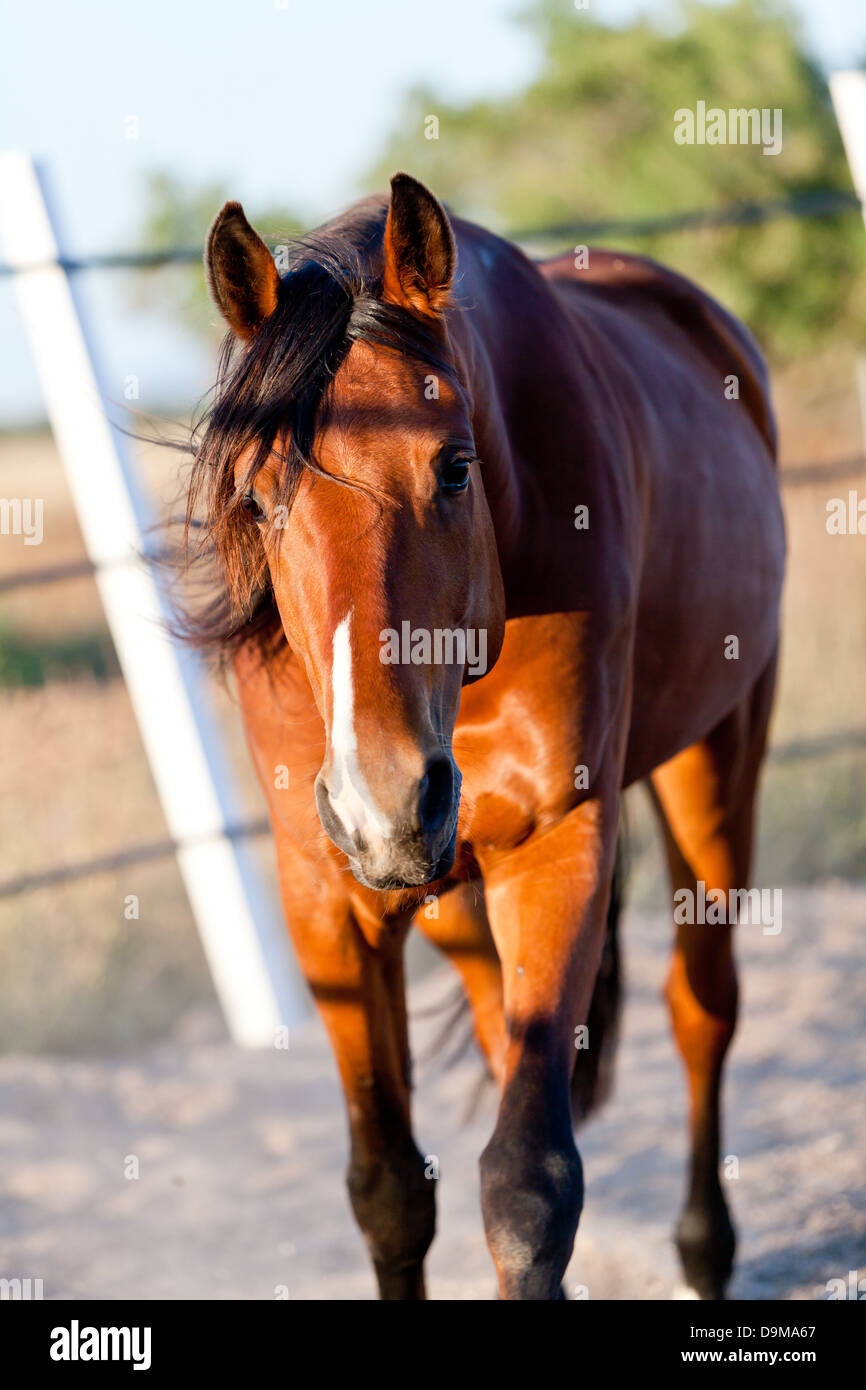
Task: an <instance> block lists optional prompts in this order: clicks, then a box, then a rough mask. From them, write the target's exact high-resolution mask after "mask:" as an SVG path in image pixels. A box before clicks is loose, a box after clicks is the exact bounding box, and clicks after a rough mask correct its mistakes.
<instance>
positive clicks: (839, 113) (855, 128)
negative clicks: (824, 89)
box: [830, 72, 866, 222]
mask: <svg viewBox="0 0 866 1390" xmlns="http://www.w3.org/2000/svg"><path fill="white" fill-rule="evenodd" d="M830 95H831V97H832V98H833V109H834V110H835V112H836V120H837V121H838V123H839V130H840V131H841V134H842V144H843V145H844V146H845V154H846V155H847V158H848V166H849V168H850V170H851V179H852V182H853V184H854V191H855V192H856V194H857V197H858V198H859V199H860V202H861V204H862V205H863V220H864V222H866V73H862V72H833V73H831V74H830Z"/></svg>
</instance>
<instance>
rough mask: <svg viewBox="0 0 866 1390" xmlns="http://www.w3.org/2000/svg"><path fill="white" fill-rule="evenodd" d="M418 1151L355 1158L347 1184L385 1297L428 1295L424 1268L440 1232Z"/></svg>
mask: <svg viewBox="0 0 866 1390" xmlns="http://www.w3.org/2000/svg"><path fill="white" fill-rule="evenodd" d="M426 1172H427V1170H426V1165H425V1163H424V1160H423V1158H422V1157H421V1155H420V1153H418V1151H417V1149H415V1148H414V1146H413V1147H412V1149H411V1151H408V1152H405V1153H403V1154H399V1153H396V1152H386V1153H383V1154H381V1155H375V1156H374V1155H369V1154H364V1155H358V1154H353V1156H352V1160H351V1162H350V1165H349V1170H348V1172H347V1174H346V1186H347V1188H348V1191H349V1200H350V1201H351V1203H352V1210H353V1212H354V1213H355V1219H356V1221H357V1222H358V1225H359V1226H360V1228H361V1231H362V1233H363V1236H364V1239H365V1240H366V1242H367V1246H368V1249H369V1251H370V1255H371V1257H372V1260H373V1265H374V1268H375V1270H376V1277H377V1279H378V1282H379V1292H380V1295H381V1297H382V1298H385V1299H412V1298H423V1297H424V1281H423V1264H424V1256H425V1255H426V1254H427V1251H428V1250H429V1248H430V1245H431V1243H432V1240H433V1236H434V1233H435V1229H436V1193H435V1186H436V1184H435V1182H434V1181H433V1179H432V1178H430V1177H428V1176H427V1175H426Z"/></svg>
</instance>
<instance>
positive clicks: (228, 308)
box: [204, 203, 280, 338]
mask: <svg viewBox="0 0 866 1390" xmlns="http://www.w3.org/2000/svg"><path fill="white" fill-rule="evenodd" d="M204 266H205V274H206V275H207V283H208V288H209V290H210V292H211V295H212V297H213V301H214V303H215V304H216V306H217V308H218V309H219V311H220V313H221V314H222V316H223V318H224V319H225V321H226V323H227V324H228V325H229V327H230V328H232V329H233V330H234V332H235V333H236V334H237V335H238V337H239V338H251V337H252V336H253V334H254V333H255V332H256V330H257V329H258V328H260V327H261V325H262V324H263V323H264V321H265V319H266V318H267V317H268V315H269V314H272V313H273V312H274V309H275V308H276V307H277V295H278V293H279V288H280V277H279V272H278V271H277V267H276V266H275V265H274V258H273V256H272V255H271V253H270V251H269V250H268V248H267V246H265V243H264V242H263V241H262V239H261V237H260V236H259V234H258V232H257V231H255V230H254V229H253V228H252V227H251V226H250V224H249V222H248V221H247V219H246V217H245V216H244V210H243V208H242V207H241V205H240V203H226V205H225V207H224V208H223V209H222V211H221V212H218V213H217V215H216V217H215V218H214V220H213V223H212V224H211V229H210V231H209V232H208V234H207V242H206V244H205V252H204Z"/></svg>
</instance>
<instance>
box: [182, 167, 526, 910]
mask: <svg viewBox="0 0 866 1390" xmlns="http://www.w3.org/2000/svg"><path fill="white" fill-rule="evenodd" d="M383 224H384V225H383ZM352 235H354V242H352V239H351V238H352ZM455 256H456V253H455V247H454V240H453V235H452V231H451V228H450V226H449V223H448V218H447V216H446V214H445V212H444V210H443V208H442V207H441V206H440V204H439V203H438V202H437V201H436V199H435V198H434V197H433V196H432V195H431V194H430V193H429V192H428V191H427V190H426V189H425V188H424V187H422V185H420V184H418V183H417V182H416V181H415V180H414V179H410V178H408V177H407V176H406V175H397V176H396V178H395V179H394V180H393V181H392V196H391V202H390V206H389V208H388V212H387V219H386V220H385V218H384V211H383V210H380V211H379V213H378V215H374V214H372V213H371V212H370V210H369V209H368V210H367V211H366V212H365V213H364V214H363V215H361V217H360V221H359V220H358V215H357V214H356V221H355V222H354V223H347V224H345V225H343V226H342V227H341V226H340V225H339V224H338V225H336V226H334V227H332V228H330V229H326V231H325V233H323V234H321V235H320V236H319V237H318V239H316V238H310V239H308V240H307V241H305V242H302V243H298V245H297V247H295V248H294V261H293V265H292V268H290V269H289V270H288V272H287V273H286V274H285V275H283V277H282V278H281V277H280V275H279V274H278V271H277V269H276V266H275V263H274V260H273V258H272V257H271V254H270V253H269V251H268V250H267V248H266V247H265V245H264V243H263V242H262V241H261V239H260V238H259V236H258V235H257V233H256V232H255V231H254V230H253V229H252V227H250V225H249V223H248V222H247V220H246V218H245V217H244V214H243V211H242V209H241V208H240V206H239V205H238V204H237V203H229V204H227V205H226V207H225V208H223V210H222V212H221V213H220V214H219V216H218V217H217V219H216V221H215V223H214V225H213V227H212V229H211V232H210V235H209V238H208V246H207V257H206V266H207V272H208V279H209V283H210V287H211V291H212V293H213V296H214V299H215V301H216V304H217V306H218V308H219V310H220V312H221V313H222V315H223V317H224V318H225V319H226V321H227V322H228V324H229V326H230V328H231V329H232V332H233V335H234V338H235V339H236V349H235V351H234V352H233V353H232V354H230V356H229V357H227V359H226V365H225V367H224V372H223V380H222V383H221V386H220V388H219V393H218V397H217V402H216V405H215V407H214V410H213V411H212V413H211V417H210V421H209V424H208V430H207V434H206V436H205V439H204V442H203V446H202V449H201V450H200V453H199V459H198V463H197V468H198V470H199V483H200V484H201V483H202V482H204V483H205V486H206V489H207V492H208V501H209V518H210V526H209V532H210V534H211V536H212V537H213V539H214V540H215V543H216V548H217V551H218V553H220V554H221V557H222V560H223V566H224V570H225V572H226V576H227V578H228V582H229V590H230V592H231V593H232V595H233V597H234V599H235V607H236V609H238V610H240V609H242V608H243V607H244V605H246V611H247V612H248V613H249V611H250V607H251V605H252V606H254V605H255V603H256V601H258V602H261V596H262V594H266V595H267V597H268V600H269V601H271V602H272V603H273V604H274V605H275V607H276V610H277V611H278V613H279V618H280V620H281V622H282V626H283V629H284V632H285V635H286V638H287V639H288V642H289V644H290V646H291V647H292V649H293V650H294V652H295V653H296V655H297V656H298V657H299V659H300V660H301V661H302V662H303V664H304V667H305V669H306V673H307V676H308V679H309V682H310V685H311V687H312V690H313V694H314V697H315V700H316V703H317V706H318V709H319V711H320V713H321V716H322V719H323V721H324V725H325V734H326V751H325V757H324V761H323V763H322V766H321V770H320V772H319V775H318V777H317V778H316V785H315V796H316V803H317V806H318V811H319V816H320V818H321V821H322V824H323V826H324V828H325V830H326V832H327V834H328V835H329V836H330V838H331V839H332V840H333V842H334V843H335V844H336V845H337V846H338V847H339V848H340V849H342V850H344V851H345V853H346V854H347V855H348V856H349V860H350V863H351V866H352V869H353V872H354V873H355V876H356V877H357V878H358V879H359V880H360V881H361V882H362V883H366V884H367V885H369V886H372V887H377V888H384V887H403V886H406V885H411V884H424V883H428V882H431V881H432V880H434V879H437V878H439V877H441V876H442V875H443V874H445V873H447V871H448V870H449V869H450V867H451V864H452V863H453V860H454V854H455V844H456V831H457V811H458V804H459V800H460V772H459V771H458V768H457V765H456V763H455V761H454V757H453V754H452V750H451V741H452V734H453V729H454V723H455V720H456V717H457V710H458V705H459V701H460V691H461V687H462V686H463V685H464V684H466V683H467V682H469V681H471V680H474V679H477V678H478V677H480V676H482V675H484V674H485V672H486V671H487V670H489V668H490V666H491V665H492V664H493V662H494V661H495V660H496V658H497V656H498V654H499V649H500V646H501V642H502V635H503V628H504V599H503V591H502V579H501V574H500V569H499V561H498V557H497V550H496V542H495V537H494V533H493V526H492V522H491V518H490V513H489V511H488V507H487V501H486V498H485V495H484V487H483V483H482V477H481V469H480V466H479V461H478V459H477V458H476V453H475V441H474V438H473V430H472V403H471V400H470V398H469V396H468V393H467V387H466V384H465V382H464V381H462V380H461V376H460V372H459V370H458V367H457V364H456V361H455V357H454V353H453V351H452V345H451V343H450V341H449V334H448V330H447V327H446V321H445V317H444V311H445V308H446V305H447V302H448V297H449V291H450V288H451V284H452V281H453V276H454V269H455ZM203 470H204V471H208V470H209V472H208V476H207V478H206V479H204V478H203ZM194 490H195V489H194ZM256 595H258V600H257V599H256Z"/></svg>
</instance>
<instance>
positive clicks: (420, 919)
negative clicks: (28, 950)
mask: <svg viewBox="0 0 866 1390" xmlns="http://www.w3.org/2000/svg"><path fill="white" fill-rule="evenodd" d="M282 253H283V256H284V260H285V264H284V265H283V266H282V267H280V268H278V266H277V264H276V263H275V259H274V256H273V255H272V254H271V252H270V251H269V250H268V248H267V247H266V245H265V243H264V242H263V240H262V239H261V237H260V236H259V235H258V233H257V232H256V231H255V230H254V229H253V228H252V227H251V226H250V224H249V222H248V221H247V219H246V217H245V215H244V212H243V209H242V208H241V206H240V204H238V203H235V202H231V203H227V204H226V205H225V207H223V209H222V211H221V212H220V213H219V215H218V216H217V218H216V220H215V221H214V223H213V225H212V227H211V229H210V232H209V234H208V238H207V248H206V255H205V266H206V273H207V279H208V283H209V286H210V291H211V293H212V296H213V299H214V301H215V303H216V305H217V307H218V309H219V311H220V313H221V315H222V316H223V318H224V319H225V321H226V323H227V324H228V327H229V330H230V332H229V335H228V338H227V340H226V345H225V346H224V349H223V354H222V357H221V361H220V369H219V378H218V383H217V388H216V391H215V395H214V400H213V404H212V406H211V408H210V409H209V411H208V413H207V415H206V416H205V418H204V420H203V421H202V423H201V431H200V433H199V434H198V435H197V452H196V458H195V461H194V465H193V472H192V478H191V483H190V494H189V507H188V522H189V521H192V519H193V518H194V517H196V516H198V517H199V518H200V525H201V527H202V530H201V532H200V534H201V536H202V537H203V540H202V541H201V544H203V545H204V544H206V545H207V547H208V550H209V553H210V554H211V556H212V557H214V558H215V560H216V563H217V565H218V571H219V580H218V583H217V585H216V587H215V590H214V592H213V595H212V602H211V604H210V606H209V607H208V608H207V609H206V610H205V611H199V612H198V614H197V616H196V617H195V620H194V623H193V627H194V636H195V637H196V638H197V640H199V641H200V642H201V643H202V644H203V645H204V646H208V645H210V646H216V647H218V648H219V649H220V651H221V652H222V653H223V654H224V655H225V656H227V657H229V658H230V659H231V661H232V662H233V666H234V672H235V675H236V684H237V691H238V698H239V702H240V706H241V709H242V713H243V718H244V722H245V727H246V733H247V738H248V742H249V747H250V750H251V753H252V757H253V760H254V762H255V766H256V768H257V771H258V776H259V778H260V780H261V784H262V787H263V789H264V793H265V796H266V798H267V803H268V808H269V814H270V820H271V823H272V826H273V836H274V840H275V844H276V853H277V860H278V868H279V880H280V885H281V892H282V899H283V904H284V908H285V915H286V919H287V922H288V926H289V930H290V933H291V936H292V939H293V942H294V946H295V949H296V952H297V955H298V958H299V961H300V964H301V967H302V969H303V972H304V975H305V977H306V979H307V981H308V982H309V986H310V989H311V991H312V994H313V997H314V999H315V1002H316V1005H317V1007H318V1010H319V1012H320V1014H321V1017H322V1019H323V1020H324V1023H325V1026H326V1028H327V1031H328V1033H329V1035H330V1040H331V1043H332V1045H333V1049H334V1053H335V1056H336V1062H337V1066H338V1069H339V1073H340V1077H341V1081H342V1086H343V1089H344V1092H345V1098H346V1105H347V1110H348V1122H349V1131H350V1153H351V1156H350V1162H349V1169H348V1189H349V1194H350V1198H351V1204H352V1208H353V1210H354V1213H355V1217H356V1219H357V1221H358V1224H359V1225H360V1228H361V1231H362V1233H363V1235H364V1238H365V1240H366V1243H367V1245H368V1247H369V1252H370V1255H371V1257H372V1263H373V1266H374V1269H375V1274H376V1278H377V1280H378V1287H379V1293H380V1296H381V1297H382V1298H384V1299H418V1298H423V1297H424V1296H425V1286H424V1275H423V1262H424V1257H425V1254H426V1252H427V1249H428V1247H429V1245H430V1242H431V1240H432V1238H433V1233H434V1224H435V1214H434V1204H435V1183H434V1182H433V1181H432V1180H430V1179H429V1178H428V1177H427V1176H425V1166H424V1161H423V1159H422V1157H421V1154H420V1153H419V1150H418V1148H417V1147H416V1144H415V1141H414V1138H413V1135H412V1127H411V1116H410V1059H409V1046H408V1037H407V1014H406V1001H405V991H404V967H403V946H404V941H405V939H406V935H407V932H408V930H409V928H410V926H411V925H412V923H413V922H414V923H415V925H416V926H417V927H418V928H419V929H420V930H421V931H422V932H423V933H424V934H425V935H426V936H427V937H429V938H430V939H431V940H432V941H434V942H435V943H436V945H437V946H439V947H441V949H442V951H443V952H444V953H445V955H446V956H447V957H448V958H449V959H450V960H451V962H452V963H453V965H454V966H455V967H456V970H457V971H458V972H459V975H460V977H461V979H462V983H463V986H464V987H465V992H466V995H467V996H468V1000H469V1003H470V1005H471V1009H472V1013H473V1019H474V1028H475V1032H476V1035H477V1039H478V1042H479V1044H480V1046H481V1049H482V1050H483V1052H484V1054H485V1056H486V1059H487V1062H488V1064H489V1067H490V1070H491V1072H492V1073H493V1075H494V1077H495V1078H496V1080H497V1082H498V1083H499V1086H500V1088H501V1100H500V1103H499V1109H498V1117H497V1120H496V1124H495V1128H494V1131H493V1134H492V1137H491V1139H490V1141H489V1143H488V1144H487V1147H486V1148H485V1149H484V1152H483V1154H482V1155H481V1160H480V1162H481V1190H482V1211H483V1219H484V1227H485V1232H486V1236H487V1241H488V1245H489V1248H490V1251H491V1254H492V1257H493V1261H494V1264H495V1266H496V1273H497V1279H498V1287H499V1296H500V1297H501V1298H503V1299H556V1298H561V1297H562V1296H563V1294H562V1279H563V1274H564V1271H565V1268H566V1265H567V1263H568V1260H569V1257H570V1255H571V1251H572V1246H573V1243H574V1237H575V1233H576V1229H577V1224H578V1218H579V1216H580V1212H581V1208H582V1204H583V1176H582V1168H581V1161H580V1157H579V1154H578V1151H577V1148H576V1146H575V1141H574V1129H575V1123H576V1122H577V1121H579V1120H581V1119H583V1118H584V1117H585V1115H586V1114H588V1113H589V1111H590V1109H591V1108H592V1106H593V1104H594V1103H595V1102H597V1101H598V1099H599V1098H600V1097H601V1095H602V1094H603V1092H604V1091H605V1089H606V1085H607V1081H608V1079H609V1074H610V1053H611V1048H612V1044H613V1040H614V1036H615V1031H616V1002H617V995H618V955H617V950H616V942H615V922H616V913H617V906H618V901H617V892H616V874H615V864H616V847H617V828H618V808H619V802H620V794H621V792H622V790H623V788H625V787H628V786H629V785H631V784H632V783H634V782H636V781H638V780H641V779H643V780H645V781H646V782H647V785H648V787H649V789H650V794H651V797H652V801H653V803H654V806H655V809H656V811H657V812H658V816H659V819H660V822H661V827H662V832H663V837H664V843H665V847H666V851H667V860H668V866H669V870H670V880H671V885H672V888H673V889H674V890H679V889H682V888H690V889H692V890H694V888H695V885H696V883H697V882H698V881H699V880H702V881H703V882H704V883H705V884H706V886H707V891H708V890H709V889H710V888H711V887H712V888H715V889H721V890H722V891H723V892H725V893H726V894H727V893H728V892H729V891H730V890H731V889H733V888H737V887H739V886H740V885H744V884H745V883H746V882H747V880H748V877H749V871H750V852H751V844H752V833H753V817H754V807H755V795H756V785H757V781H758V775H759V770H760V767H761V763H762V759H763V755H764V751H765V743H766V737H767V724H768V718H769V715H770V708H771V704H772V697H773V687H774V676H775V669H776V653H777V646H778V639H779V599H780V589H781V584H782V575H783V567H784V552H785V540H784V530H783V522H782V515H781V507H780V501H779V489H778V480H777V473H776V468H775V452H776V437H775V429H774V423H773V416H772V411H771V406H770V403H769V396H768V385H767V376H766V372H765V367H764V364H763V360H762V358H761V355H760V353H759V352H758V350H757V348H756V347H755V346H754V344H753V342H752V340H751V338H750V336H749V335H748V334H747V332H746V330H745V329H744V328H743V327H742V326H741V325H740V324H739V323H738V322H737V321H736V320H735V319H734V318H732V317H731V316H730V315H729V314H728V313H727V312H726V311H725V310H723V309H722V308H721V307H720V306H719V305H718V304H716V303H715V302H714V301H713V300H712V299H710V298H709V297H708V296H707V295H705V294H704V293H703V292H702V291H700V290H699V289H698V288H696V287H695V286H694V285H692V284H691V283H690V282H688V281H687V280H685V279H683V278H681V277H680V276H679V275H676V274H674V273H672V272H671V271H669V270H666V269H664V268H662V267H661V266H659V265H658V264H655V263H654V262H652V261H650V260H647V259H643V258H641V257H638V256H633V255H626V254H622V255H615V254H612V253H610V252H608V251H601V250H593V251H591V252H590V253H589V258H588V263H587V264H583V261H582V260H581V259H580V258H574V259H573V258H572V257H571V256H563V257H560V258H559V259H554V260H549V261H546V262H544V263H542V264H536V263H533V262H532V261H530V260H529V259H528V258H527V257H526V256H525V255H524V254H523V253H522V252H521V251H520V250H519V249H518V248H517V247H515V246H513V245H511V244H509V243H508V242H507V241H505V240H503V239H501V238H500V237H498V236H495V235H493V234H492V233H491V232H489V231H486V230H484V229H482V228H480V227H478V226H475V225H472V224H470V223H468V222H465V221H462V220H460V219H459V218H457V217H454V216H451V215H450V213H449V212H446V210H445V209H444V208H443V206H442V205H441V204H440V203H439V202H438V201H437V199H436V198H435V197H434V196H433V194H432V193H430V192H429V191H428V190H427V189H426V188H425V187H424V186H423V185H422V184H420V183H419V182H417V181H416V180H415V179H413V178H411V177H409V176H408V175H406V174H402V173H401V174H397V175H396V176H395V177H394V179H393V180H392V182H391V192H390V197H378V198H372V199H366V200H364V201H362V202H360V203H359V204H357V205H355V206H354V207H352V208H351V209H349V210H348V211H347V212H345V213H343V214H341V215H340V216H339V217H337V218H336V219H334V220H332V221H331V222H329V223H327V224H326V225H325V226H324V227H322V228H320V229H319V230H318V231H317V232H315V233H311V234H309V235H308V236H305V237H302V238H299V239H297V240H296V241H293V242H292V243H290V244H288V245H287V246H284V247H283V248H282ZM583 259H585V258H583ZM431 902H433V903H434V904H435V907H436V909H437V910H436V911H422V910H419V909H420V908H421V906H422V904H424V903H426V904H427V906H428V908H429V905H430V903H431ZM731 936H732V933H731V928H730V926H729V925H728V926H704V925H698V924H695V925H688V924H685V925H683V924H681V925H679V926H677V927H676V930H675V936H674V944H673V954H672V960H671V964H670V971H669V976H668V982H667V987H666V996H667V1001H668V1005H669V1008H670V1013H671V1016H672V1021H673V1030H674V1035H675V1038H676V1043H677V1045H678V1048H679V1051H680V1053H681V1055H682V1059H683V1063H684V1066H685V1072H686V1078H687V1082H688V1089H689V1096H690V1121H689V1124H690V1142H691V1160H690V1172H689V1178H688V1185H687V1192H686V1198H685V1204H684V1207H683V1210H682V1214H681V1217H680V1220H679V1224H678V1226H677V1230H676V1243H677V1246H678V1249H679V1253H680V1257H681V1261H682V1265H683V1269H684V1272H685V1279H686V1285H687V1287H688V1289H689V1290H690V1291H691V1293H692V1295H693V1296H697V1297H704V1298H719V1297H723V1296H724V1290H725V1286H726V1282H727V1280H728V1278H729V1276H730V1273H731V1269H732V1264H733V1256H734V1247H735V1237H734V1230H733V1226H732V1223H731V1220H730V1216H729V1213H728V1209H727V1204H726V1201H725V1198H724V1196H723V1194H722V1189H721V1184H720V1181H719V1172H718V1164H719V1145H720V1114H719V1092H720V1081H721V1074H722V1066H723V1060H724V1057H725V1053H726V1051H727V1048H728V1045H729V1043H730V1041H731V1037H732V1035H733V1032H734V1025H735V1018H736V1012H737V977H736V972H735V964H734V958H733V952H732V942H731Z"/></svg>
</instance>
